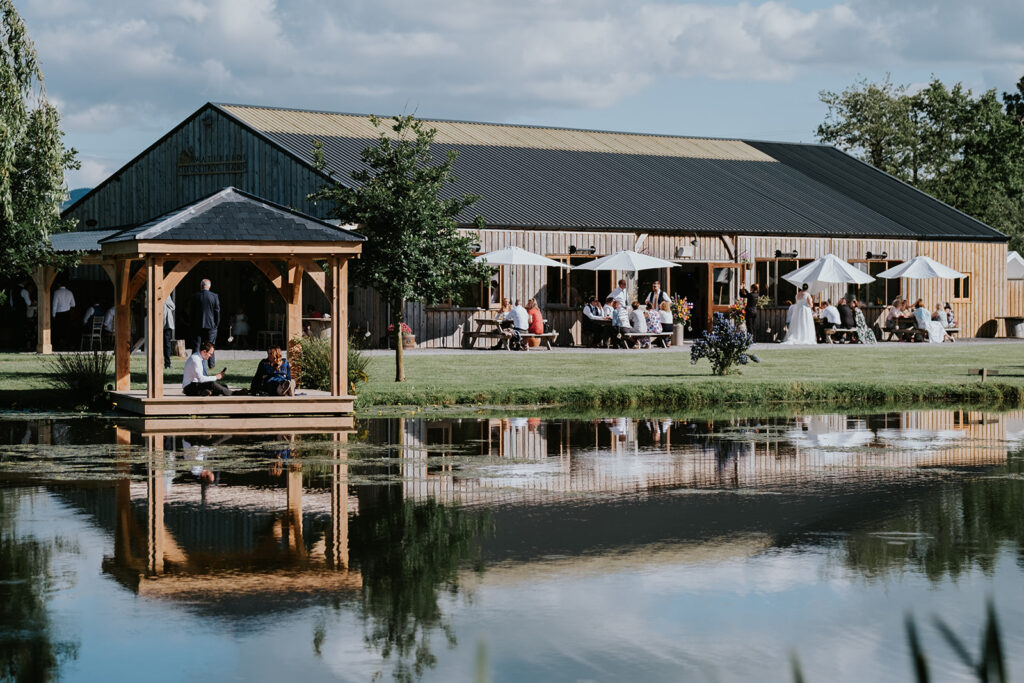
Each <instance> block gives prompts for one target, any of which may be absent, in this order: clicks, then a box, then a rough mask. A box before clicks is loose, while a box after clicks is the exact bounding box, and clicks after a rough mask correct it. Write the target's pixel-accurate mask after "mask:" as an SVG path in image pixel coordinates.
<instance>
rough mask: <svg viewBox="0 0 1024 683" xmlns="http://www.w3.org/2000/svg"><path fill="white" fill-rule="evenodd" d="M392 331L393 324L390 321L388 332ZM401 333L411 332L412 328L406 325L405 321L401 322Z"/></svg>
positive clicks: (393, 329) (393, 328)
mask: <svg viewBox="0 0 1024 683" xmlns="http://www.w3.org/2000/svg"><path fill="white" fill-rule="evenodd" d="M394 331H395V324H394V323H391V324H390V325H388V332H392V333H393V332H394ZM402 334H412V328H411V327H409V326H408V325H406V324H405V323H402Z"/></svg>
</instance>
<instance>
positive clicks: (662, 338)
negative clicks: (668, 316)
mask: <svg viewBox="0 0 1024 683" xmlns="http://www.w3.org/2000/svg"><path fill="white" fill-rule="evenodd" d="M622 336H623V337H625V338H626V339H632V340H633V341H636V340H637V339H640V338H641V337H651V338H654V341H656V342H657V343H659V344H661V347H662V348H663V349H667V348H668V342H669V341H670V340H671V339H672V333H671V332H624V333H623V334H622Z"/></svg>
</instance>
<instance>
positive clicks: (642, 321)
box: [629, 301, 651, 349]
mask: <svg viewBox="0 0 1024 683" xmlns="http://www.w3.org/2000/svg"><path fill="white" fill-rule="evenodd" d="M632 309H633V310H631V311H630V312H629V331H630V332H631V333H633V334H643V333H645V332H647V316H645V315H644V312H643V311H641V310H640V302H639V301H634V302H633V306H632ZM636 345H637V347H638V348H641V349H649V348H650V347H651V338H650V337H637V338H636Z"/></svg>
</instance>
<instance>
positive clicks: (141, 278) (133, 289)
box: [125, 266, 149, 303]
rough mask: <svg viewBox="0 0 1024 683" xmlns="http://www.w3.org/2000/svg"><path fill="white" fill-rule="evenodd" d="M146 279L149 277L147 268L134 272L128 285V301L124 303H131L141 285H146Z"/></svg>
mask: <svg viewBox="0 0 1024 683" xmlns="http://www.w3.org/2000/svg"><path fill="white" fill-rule="evenodd" d="M147 277H149V268H147V267H146V266H143V267H142V268H139V269H138V270H137V271H135V275H133V276H132V279H131V282H130V283H129V285H128V301H126V302H125V303H131V301H132V300H133V299H134V298H135V297H136V296H137V295H138V293H139V290H140V289H142V285H144V284H146V278H147Z"/></svg>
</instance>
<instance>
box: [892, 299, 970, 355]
mask: <svg viewBox="0 0 1024 683" xmlns="http://www.w3.org/2000/svg"><path fill="white" fill-rule="evenodd" d="M903 321H906V322H908V323H909V322H911V321H913V322H912V324H911V325H910V326H911V327H913V328H915V329H918V330H921V331H923V332H927V333H928V341H929V342H931V343H933V344H938V343H942V342H944V341H948V342H954V341H956V339H955V338H954V337H953V336H952V335H950V334H949V333H948V332H946V330H948V329H951V328H957V327H958V323H957V319H956V314H954V313H953V307H952V306H950V305H949V303H948V302H947V303H946V304H941V303H940V304H936V306H935V309H934V310H931V309H929V308H928V307H927V306H925V304H924V299H918V300H917V301H915V302H914V304H913V305H910V303H909V302H908V301H907V300H906V299H904V298H903V297H896V298H895V299H893V302H892V305H891V306H889V312H888V313H887V314H886V316H885V329H886V331H888V332H895V331H896V330H897V329H899V328H900V327H904V328H905V327H907V326H908V325H906V324H901V323H903ZM954 331H955V330H954ZM903 340H904V341H917V335H912V336H907V337H903Z"/></svg>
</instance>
